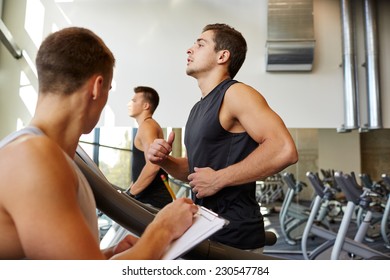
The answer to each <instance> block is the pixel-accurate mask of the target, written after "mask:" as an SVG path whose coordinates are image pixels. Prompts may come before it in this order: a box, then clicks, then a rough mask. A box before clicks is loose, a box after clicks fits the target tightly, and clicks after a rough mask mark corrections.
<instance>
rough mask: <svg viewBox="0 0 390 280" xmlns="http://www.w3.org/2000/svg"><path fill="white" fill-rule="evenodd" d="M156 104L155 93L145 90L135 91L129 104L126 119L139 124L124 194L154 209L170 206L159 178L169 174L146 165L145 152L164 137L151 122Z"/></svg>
mask: <svg viewBox="0 0 390 280" xmlns="http://www.w3.org/2000/svg"><path fill="white" fill-rule="evenodd" d="M158 103H159V96H158V93H157V91H156V90H155V89H153V88H151V87H146V86H139V87H136V88H134V95H133V97H132V98H131V100H130V102H129V103H128V111H129V116H130V117H133V118H134V119H135V120H136V121H137V123H138V126H139V127H138V130H137V133H136V135H135V137H134V142H133V153H132V173H131V176H132V185H131V186H130V188H129V189H128V190H127V193H128V194H130V195H132V196H134V197H135V198H136V199H137V200H139V201H141V202H143V203H146V204H150V205H152V206H154V207H157V208H163V207H164V206H165V205H167V204H168V203H170V202H172V197H171V196H170V194H169V192H168V190H167V188H166V187H165V185H164V182H163V180H162V178H161V175H164V176H165V177H166V178H168V174H167V173H166V172H165V171H164V170H163V169H161V168H160V167H159V166H158V165H155V164H152V163H151V162H149V161H148V162H146V160H145V155H144V151H145V150H146V149H147V148H148V147H149V145H150V143H152V142H153V140H154V139H155V138H161V137H163V131H162V129H161V127H160V125H159V124H158V123H157V122H156V121H155V120H154V119H153V118H152V116H153V113H154V111H155V110H156V108H157V106H158Z"/></svg>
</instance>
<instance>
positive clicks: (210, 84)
mask: <svg viewBox="0 0 390 280" xmlns="http://www.w3.org/2000/svg"><path fill="white" fill-rule="evenodd" d="M226 79H230V77H229V75H227V74H226V75H219V76H216V77H206V78H205V79H202V78H198V79H197V80H198V86H199V88H200V91H201V93H202V97H206V96H207V95H208V94H209V93H210V92H211V91H212V90H213V89H214V88H215V87H216V86H218V85H219V84H220V83H221V82H223V81H224V80H226Z"/></svg>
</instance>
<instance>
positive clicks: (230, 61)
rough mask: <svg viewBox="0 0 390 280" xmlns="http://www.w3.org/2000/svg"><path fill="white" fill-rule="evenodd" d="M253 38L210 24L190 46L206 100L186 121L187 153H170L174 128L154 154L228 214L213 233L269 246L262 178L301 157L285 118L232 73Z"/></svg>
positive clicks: (191, 65) (197, 196)
mask: <svg viewBox="0 0 390 280" xmlns="http://www.w3.org/2000/svg"><path fill="white" fill-rule="evenodd" d="M246 51H247V45H246V41H245V39H244V37H243V36H242V34H241V33H240V32H238V31H237V30H235V29H234V28H232V27H230V26H228V25H226V24H209V25H207V26H206V27H205V28H204V29H203V32H202V33H201V35H200V36H199V38H198V39H197V40H196V42H195V43H194V44H193V46H191V47H190V48H189V49H188V50H187V55H188V57H187V69H186V72H187V75H189V76H191V77H194V78H195V79H196V80H197V81H198V86H199V88H200V91H201V100H200V101H199V102H197V103H196V104H195V105H194V107H193V108H192V110H191V112H190V115H189V118H188V121H187V124H186V129H185V131H186V135H185V145H186V149H187V157H185V158H175V157H172V156H170V155H169V153H170V152H171V150H172V143H173V141H174V134H173V133H172V134H171V135H169V136H168V139H167V140H166V141H165V140H164V139H156V140H155V141H154V143H153V144H152V145H151V147H150V149H149V151H148V159H149V160H150V161H151V162H153V163H156V164H159V165H160V166H161V167H162V168H164V169H165V170H166V171H167V172H168V173H169V174H171V175H172V176H173V177H175V178H177V179H180V180H182V181H186V182H189V185H190V186H191V188H192V192H193V199H194V201H195V202H196V203H197V204H200V205H203V206H205V207H208V208H210V209H212V210H213V211H215V212H217V213H219V214H220V215H221V216H223V217H224V218H226V219H228V220H229V221H230V223H229V225H228V226H227V227H226V228H225V229H223V230H221V231H219V232H217V234H215V235H214V236H213V237H212V238H211V239H212V240H215V241H218V242H221V243H224V244H227V245H230V246H233V247H237V248H240V249H245V250H256V249H258V248H261V247H263V246H264V241H265V240H264V238H265V237H264V224H263V217H262V216H261V213H260V209H259V205H258V203H257V202H256V199H255V183H256V180H262V179H264V178H266V177H268V176H271V175H273V174H275V173H278V172H280V171H281V170H283V169H284V168H286V167H287V166H289V165H291V164H294V163H296V162H297V160H298V154H297V150H296V147H295V144H294V141H293V139H292V137H291V135H290V133H289V131H288V129H287V128H286V126H285V124H284V122H283V120H282V119H281V118H280V117H279V116H278V115H277V114H276V113H275V112H274V111H273V110H272V109H271V108H270V107H269V106H268V104H267V102H266V100H265V99H264V97H263V96H262V95H261V94H260V93H259V92H258V91H257V90H255V89H254V88H252V87H250V86H248V85H246V84H244V83H241V82H237V81H234V80H232V79H233V78H234V77H235V75H236V74H237V72H238V71H239V69H240V68H241V66H242V64H243V63H244V60H245V56H246Z"/></svg>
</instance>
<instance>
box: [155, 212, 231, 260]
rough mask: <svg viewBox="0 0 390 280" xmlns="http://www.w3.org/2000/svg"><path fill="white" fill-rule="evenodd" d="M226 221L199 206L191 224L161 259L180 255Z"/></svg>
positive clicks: (171, 258)
mask: <svg viewBox="0 0 390 280" xmlns="http://www.w3.org/2000/svg"><path fill="white" fill-rule="evenodd" d="M228 223H229V221H228V220H226V219H224V218H221V217H219V216H218V214H216V213H214V212H212V211H211V210H209V209H207V208H204V207H202V206H199V210H198V213H197V214H196V217H195V221H194V223H193V224H192V226H191V227H190V228H189V229H188V230H187V231H186V232H185V233H184V234H183V235H182V236H181V237H180V238H178V239H176V240H175V241H174V242H173V243H172V244H171V246H169V248H168V249H167V251H166V252H165V254H164V255H163V257H162V259H163V260H174V259H176V258H178V257H180V256H182V255H183V254H184V253H186V252H187V251H189V250H190V249H191V248H193V247H194V246H196V245H197V244H199V243H200V242H202V241H203V240H205V239H206V238H208V237H209V236H211V235H212V234H213V233H215V232H217V231H218V230H220V229H222V228H223V227H224V226H225V225H227V224H228Z"/></svg>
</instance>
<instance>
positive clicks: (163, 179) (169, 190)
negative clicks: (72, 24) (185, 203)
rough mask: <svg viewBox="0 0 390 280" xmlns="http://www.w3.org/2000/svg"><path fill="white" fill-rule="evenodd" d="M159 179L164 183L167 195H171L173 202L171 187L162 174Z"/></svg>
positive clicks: (173, 195) (174, 197) (174, 196)
mask: <svg viewBox="0 0 390 280" xmlns="http://www.w3.org/2000/svg"><path fill="white" fill-rule="evenodd" d="M160 177H161V179H162V181H163V182H164V185H165V187H166V188H167V190H168V192H169V194H170V195H171V197H172V199H173V200H175V199H176V195H175V194H174V192H173V191H172V189H171V187H170V186H169V183H168V179H167V177H165V175H164V174H161V176H160Z"/></svg>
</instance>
